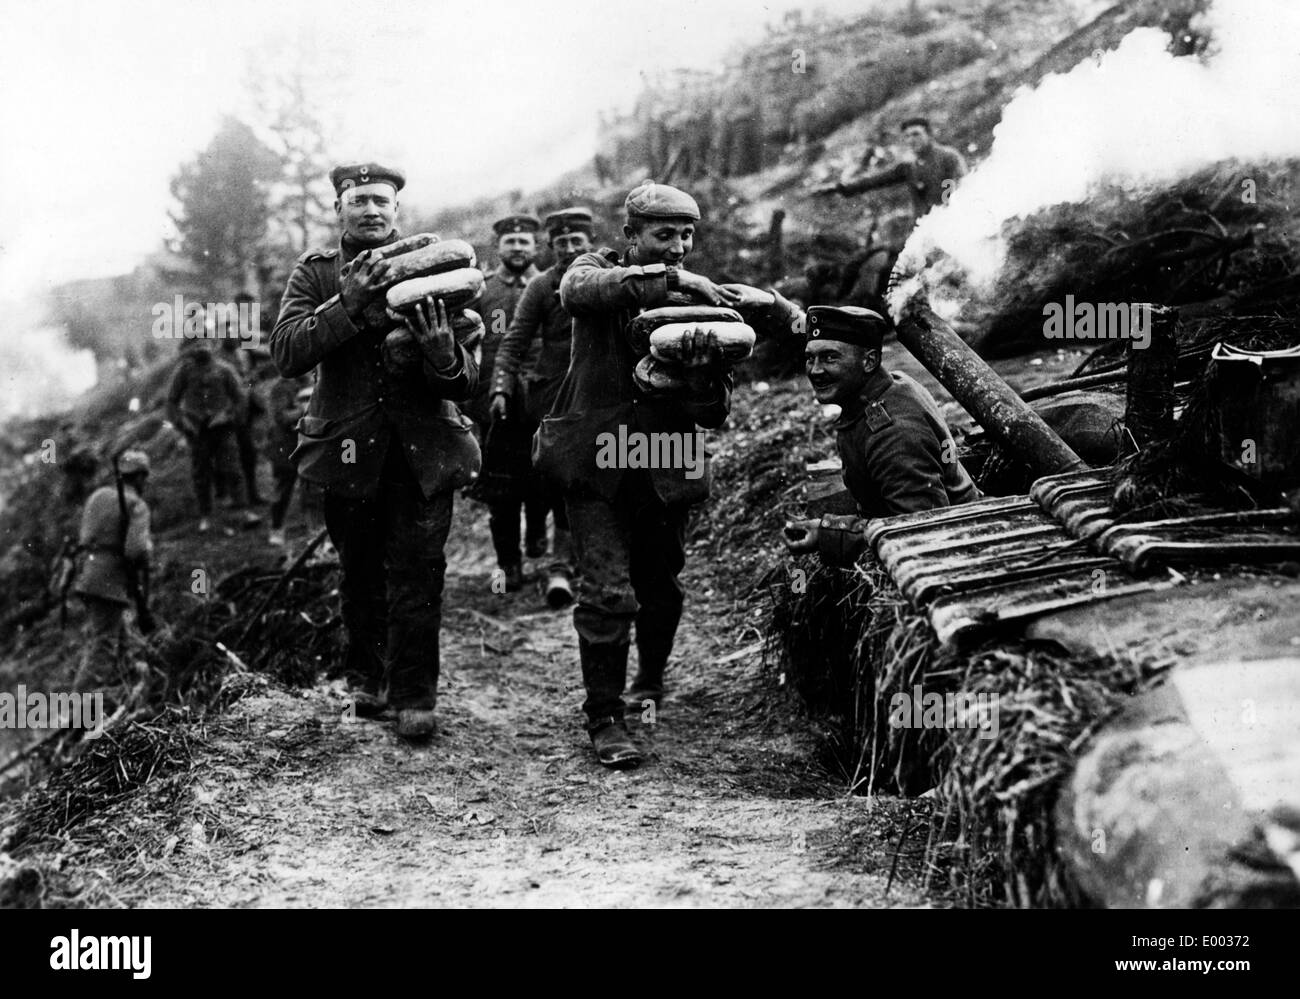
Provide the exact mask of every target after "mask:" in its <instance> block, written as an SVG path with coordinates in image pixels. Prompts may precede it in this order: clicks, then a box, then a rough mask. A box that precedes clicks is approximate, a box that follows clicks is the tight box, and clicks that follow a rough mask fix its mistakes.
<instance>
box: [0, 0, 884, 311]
mask: <svg viewBox="0 0 1300 999" xmlns="http://www.w3.org/2000/svg"><path fill="white" fill-rule="evenodd" d="M792 6H799V5H798V4H797V3H794V2H792V0H772V2H770V3H764V2H761V0H712V2H701V0H674V2H672V3H668V4H651V5H642V4H627V3H621V2H612V0H605V2H597V0H558V2H545V3H544V2H541V0H536V2H532V3H521V2H508V0H469V2H464V3H455V4H453V3H447V2H442V0H439V2H415V0H347V2H341V0H314V2H311V3H306V2H302V0H288V2H278V0H277V2H272V0H255V2H254V0H219V2H211V0H96V2H85V0H83V2H70V0H42V2H40V3H20V2H15V0H10V2H8V3H6V4H5V9H4V16H3V18H0V47H2V51H3V52H4V56H3V58H2V59H0V93H2V94H4V95H5V99H4V100H3V101H0V176H2V177H4V178H5V179H6V180H5V183H4V184H0V213H2V217H3V218H4V219H5V226H4V230H3V233H2V234H0V301H3V300H5V299H15V298H29V297H31V296H33V295H38V294H40V293H41V292H42V291H44V290H46V289H48V288H49V287H51V286H53V285H55V284H59V283H61V282H64V281H67V280H71V279H73V278H79V277H99V276H104V275H109V274H119V273H125V272H127V271H129V270H131V268H132V267H134V266H135V265H136V264H137V263H138V262H139V261H140V260H141V259H142V258H143V257H144V256H145V255H146V254H148V253H150V252H152V251H153V250H155V249H156V248H157V247H158V245H159V243H160V240H161V239H162V238H163V237H164V236H166V235H168V234H169V233H170V231H171V230H170V226H169V223H168V217H167V211H168V209H169V207H171V206H172V202H171V198H170V194H169V189H168V182H169V180H170V178H171V177H172V175H173V174H174V173H175V172H176V170H177V168H178V166H179V165H180V164H181V163H182V162H183V161H185V160H187V159H190V158H192V157H193V156H194V154H195V153H196V152H197V151H198V150H199V149H201V148H202V147H203V146H205V145H206V144H207V142H208V141H209V140H210V139H211V137H212V135H213V134H214V132H215V131H216V129H217V126H218V124H219V122H220V120H221V116H222V115H223V114H224V113H235V114H244V115H245V116H246V113H247V111H248V109H249V107H250V101H251V96H250V93H249V86H248V81H247V79H246V67H247V66H248V63H249V59H250V58H253V59H257V58H258V55H257V53H259V52H264V51H266V47H268V46H270V47H278V46H294V47H295V48H297V49H299V50H301V51H303V52H304V53H306V54H307V56H308V58H309V59H310V61H311V62H312V64H314V65H318V66H324V67H328V69H329V73H328V80H327V82H326V83H324V84H323V85H322V86H323V88H325V89H328V90H329V91H330V93H329V94H328V100H327V102H326V103H327V107H328V111H329V113H330V114H331V115H332V116H333V118H334V124H335V127H336V128H337V133H336V136H335V138H336V140H337V141H336V145H335V148H336V150H337V152H338V154H339V156H340V158H348V157H351V156H356V157H358V158H366V159H379V160H385V159H387V160H389V161H392V162H394V163H395V164H396V165H399V166H401V167H402V168H404V169H405V170H406V172H407V176H408V187H407V190H406V191H405V192H403V193H404V195H405V198H404V200H405V202H406V204H407V205H408V206H411V205H414V206H416V207H419V208H421V209H431V208H436V207H439V206H442V205H452V204H456V203H459V202H463V201H467V200H470V199H472V198H475V197H478V196H483V195H491V194H496V193H500V192H502V191H506V190H510V189H514V188H521V189H524V190H529V189H532V188H534V187H538V186H541V185H543V184H545V183H547V182H549V181H551V180H553V179H554V178H555V177H556V176H558V175H559V174H560V173H562V172H563V171H564V170H566V169H569V168H571V167H574V166H577V165H578V164H580V163H582V162H584V161H585V160H587V159H588V158H589V157H590V156H591V154H592V152H593V151H594V142H595V134H596V115H597V112H598V111H599V110H602V109H605V108H610V107H624V108H626V107H629V106H630V105H631V103H632V101H633V99H634V98H635V96H636V94H637V93H638V92H639V90H640V89H641V86H642V74H643V73H646V72H650V73H653V72H655V71H657V70H665V69H670V68H674V67H679V66H680V67H691V68H696V69H715V68H720V67H721V65H722V63H723V61H724V60H725V57H726V56H727V54H728V53H729V52H731V51H732V50H734V48H735V47H736V46H738V45H742V44H745V43H749V42H753V41H756V40H758V39H760V38H762V37H763V34H764V26H765V24H766V23H769V22H772V23H775V22H778V21H779V20H780V18H781V15H782V14H783V12H784V11H785V10H787V9H789V8H790V7H792ZM815 6H816V7H819V8H821V9H822V10H824V11H826V12H828V13H831V14H855V13H860V12H862V11H865V10H869V9H871V7H872V6H874V3H873V0H819V2H817V3H816V5H815Z"/></svg>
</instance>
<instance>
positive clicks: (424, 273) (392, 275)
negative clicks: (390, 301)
mask: <svg viewBox="0 0 1300 999" xmlns="http://www.w3.org/2000/svg"><path fill="white" fill-rule="evenodd" d="M475 263H476V258H475V256H474V247H472V246H470V245H469V244H468V243H466V242H465V241H464V240H463V239H448V240H443V241H440V242H437V243H429V244H428V245H427V246H421V247H419V248H418V249H415V250H412V251H410V252H409V253H401V254H398V255H397V256H395V257H390V258H389V260H388V274H387V275H386V276H385V278H384V281H383V285H382V287H385V288H391V287H393V285H395V284H400V283H401V282H403V281H410V280H411V279H412V278H421V277H428V276H429V275H431V274H445V273H446V272H447V271H454V270H459V269H461V268H469V267H473V266H474V264H475Z"/></svg>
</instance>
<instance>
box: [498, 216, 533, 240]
mask: <svg viewBox="0 0 1300 999" xmlns="http://www.w3.org/2000/svg"><path fill="white" fill-rule="evenodd" d="M541 227H542V223H541V222H539V221H537V218H536V216H533V215H507V216H506V217H505V218H502V219H497V220H496V221H495V222H493V223H492V231H493V232H494V233H496V234H497V235H498V236H507V235H509V234H510V233H512V232H536V231H537V230H538V229H540V228H541Z"/></svg>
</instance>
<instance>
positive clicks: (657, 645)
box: [534, 183, 798, 768]
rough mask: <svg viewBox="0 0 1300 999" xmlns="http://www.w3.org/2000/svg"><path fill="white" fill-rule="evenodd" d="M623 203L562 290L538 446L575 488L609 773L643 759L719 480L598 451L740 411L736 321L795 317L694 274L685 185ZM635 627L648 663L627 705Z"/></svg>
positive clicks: (785, 329)
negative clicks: (563, 361) (635, 728)
mask: <svg viewBox="0 0 1300 999" xmlns="http://www.w3.org/2000/svg"><path fill="white" fill-rule="evenodd" d="M624 208H625V211H626V216H627V221H626V224H625V225H624V227H623V233H624V236H625V237H626V239H627V249H626V250H625V251H624V252H623V253H622V254H621V255H620V254H619V253H617V252H615V251H613V250H608V249H606V250H601V251H599V252H594V253H587V254H584V255H582V256H580V257H578V258H577V259H576V260H575V261H574V262H573V263H572V264H570V266H569V268H568V270H567V271H566V273H565V274H564V277H563V279H562V280H561V282H560V302H561V304H562V305H563V307H564V309H565V310H566V311H567V312H568V313H569V314H570V315H571V316H572V317H573V332H572V338H573V344H572V354H571V359H570V363H569V369H568V373H567V374H566V376H565V379H564V381H563V383H562V384H561V385H560V388H559V392H558V394H557V396H556V401H555V403H554V405H553V406H552V407H551V411H550V413H549V414H548V415H547V416H546V418H545V419H544V420H543V421H542V425H541V427H540V428H539V430H538V432H537V436H536V438H535V445H534V456H535V459H536V463H537V467H538V469H539V470H540V471H541V472H543V474H545V475H547V476H549V477H550V478H552V479H553V480H555V481H556V482H557V483H558V484H559V485H560V486H561V487H562V488H563V489H564V491H565V498H566V505H567V509H568V515H569V525H570V528H571V530H572V534H573V543H574V549H575V553H576V557H577V563H578V599H577V605H576V607H575V608H574V615H573V620H574V627H575V629H576V630H577V632H578V647H579V657H580V661H581V666H582V677H583V683H584V685H585V687H586V693H587V696H586V700H585V702H584V704H583V710H584V712H585V714H586V716H587V731H588V733H589V734H590V737H591V740H592V744H593V747H594V749H595V752H596V757H597V759H598V760H599V761H600V762H601V763H602V764H604V765H605V766H608V767H613V768H626V767H631V766H636V765H637V764H638V763H639V762H640V761H641V759H642V752H641V750H640V749H639V748H638V746H637V745H636V743H635V742H634V741H633V740H632V738H631V735H630V733H629V731H628V727H627V720H628V719H631V720H633V721H634V722H635V721H639V720H641V719H642V718H645V720H647V721H649V720H650V719H651V718H652V717H653V714H652V712H653V710H654V708H653V707H652V708H649V709H647V708H646V705H647V703H648V704H650V705H653V706H656V707H657V705H658V703H659V701H660V698H661V697H662V694H663V690H664V672H665V667H666V666H667V662H668V657H669V655H670V653H671V651H672V646H673V639H674V636H675V635H676V632H677V625H678V621H679V620H680V618H681V612H682V605H683V594H682V587H681V584H680V583H679V582H678V579H677V577H678V574H679V573H680V572H681V570H682V567H683V565H684V564H685V540H686V519H687V513H688V511H689V509H690V507H691V505H692V504H694V503H698V502H700V501H702V500H704V499H705V498H706V497H707V496H708V492H709V479H708V474H707V466H706V467H705V468H704V469H703V472H704V474H702V475H701V474H695V471H697V470H692V469H691V468H687V467H681V463H678V464H677V465H676V466H674V465H673V464H672V463H669V466H668V467H664V465H663V463H655V465H654V466H652V467H644V466H641V465H637V464H636V463H633V462H630V461H629V462H626V463H623V465H622V466H620V467H610V466H609V463H608V462H602V461H600V460H599V458H598V455H599V454H600V453H601V451H602V444H601V441H602V440H604V441H608V440H610V439H612V438H619V439H627V438H628V437H630V436H631V435H633V434H637V435H642V436H643V437H648V436H649V435H658V437H659V439H674V438H675V439H677V440H679V441H682V440H684V439H685V438H687V437H690V438H693V439H698V438H697V431H698V428H701V427H703V428H707V429H715V428H717V427H720V426H721V425H722V424H723V422H724V421H725V420H726V418H727V416H728V414H729V412H730V409H731V387H732V379H731V375H730V373H729V372H728V370H727V366H726V365H727V361H728V359H729V358H730V359H731V360H734V359H735V358H736V356H737V355H736V353H735V351H734V349H733V348H734V346H735V345H741V346H742V347H743V345H744V344H745V340H746V336H745V334H747V336H748V344H749V346H748V348H745V349H744V352H747V350H748V349H752V343H753V337H754V330H753V329H751V328H750V327H749V326H748V325H747V324H745V323H744V322H743V321H742V316H741V313H743V314H744V316H745V317H747V318H748V319H749V320H750V322H752V323H754V324H755V325H756V326H758V327H759V328H761V329H762V330H763V331H764V332H768V333H772V334H774V335H778V336H786V335H790V334H791V332H792V331H793V330H794V328H795V323H796V322H797V319H798V311H797V310H796V309H795V308H794V307H793V306H792V305H791V304H790V303H789V302H787V301H786V300H785V299H783V298H781V297H780V296H779V295H776V294H774V293H771V292H764V291H759V290H758V289H755V288H750V287H747V286H745V285H718V284H715V283H714V282H712V281H710V280H709V279H708V278H706V277H704V276H703V275H700V274H695V273H692V272H690V271H687V270H685V269H684V267H683V266H682V265H683V262H684V261H685V259H686V257H687V255H688V254H689V253H690V252H691V249H692V246H693V244H694V239H695V227H696V224H697V223H698V222H699V221H700V209H699V206H698V205H697V204H696V202H695V199H694V198H692V197H691V196H690V195H689V194H687V193H686V192H685V191H681V190H678V189H677V188H674V187H670V186H667V185H664V184H654V183H647V184H643V185H641V186H640V187H637V188H636V189H634V190H633V191H632V192H631V193H629V194H628V196H627V199H626V201H625V203H624ZM674 302H680V303H695V304H694V305H687V307H685V308H682V307H680V306H679V307H677V308H671V306H673V304H674ZM664 307H669V308H664ZM643 310H650V312H648V313H643ZM652 313H659V315H658V316H657V317H656V316H652V315H651V314H652ZM660 320H663V322H662V323H661V322H660ZM742 327H743V330H742ZM720 331H721V332H720ZM656 338H657V339H656ZM729 352H730V353H729ZM620 435H621V437H620ZM634 626H635V636H636V644H637V667H638V668H637V673H636V676H635V678H634V679H633V681H632V685H631V690H630V691H629V692H627V695H626V696H627V698H628V699H627V701H626V703H625V701H624V696H625V690H624V688H625V686H626V684H627V666H628V656H629V649H630V644H631V639H632V633H633V630H634ZM647 715H648V716H649V717H646V716H647ZM625 716H626V717H625Z"/></svg>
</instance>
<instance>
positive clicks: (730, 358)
mask: <svg viewBox="0 0 1300 999" xmlns="http://www.w3.org/2000/svg"><path fill="white" fill-rule="evenodd" d="M695 330H703V331H704V332H705V334H706V335H707V337H708V342H709V343H710V344H712V345H713V346H716V347H717V348H718V350H719V352H720V353H721V355H722V361H723V363H724V364H735V363H736V362H737V361H743V360H744V359H745V358H747V357H748V356H749V355H750V354H752V353H753V352H754V339H755V337H754V331H753V329H752V328H751V327H749V326H748V325H746V324H745V323H733V322H721V323H719V322H691V323H680V322H674V323H666V324H664V325H663V326H660V327H658V328H657V329H655V330H654V332H652V333H651V334H650V354H651V356H652V357H656V358H658V359H659V360H661V361H672V362H677V361H681V360H682V342H683V341H684V340H685V339H686V338H687V337H688V336H691V335H693V333H694V331H695Z"/></svg>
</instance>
